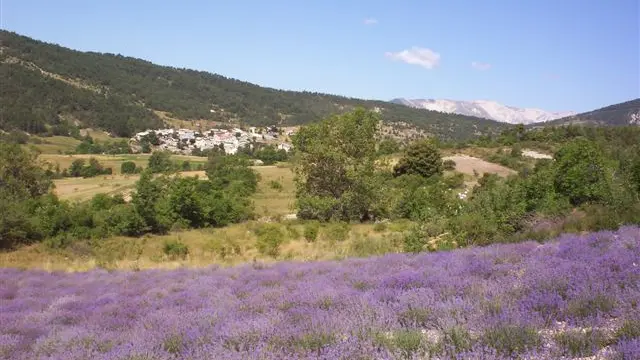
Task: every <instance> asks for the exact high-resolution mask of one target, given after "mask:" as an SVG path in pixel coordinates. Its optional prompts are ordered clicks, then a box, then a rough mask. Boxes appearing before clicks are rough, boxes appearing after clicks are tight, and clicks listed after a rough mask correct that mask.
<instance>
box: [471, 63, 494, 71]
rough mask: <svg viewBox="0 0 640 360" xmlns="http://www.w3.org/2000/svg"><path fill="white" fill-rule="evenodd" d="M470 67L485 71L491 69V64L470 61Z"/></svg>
mask: <svg viewBox="0 0 640 360" xmlns="http://www.w3.org/2000/svg"><path fill="white" fill-rule="evenodd" d="M471 67H472V68H474V69H476V70H480V71H486V70H489V69H491V64H487V63H482V62H477V61H473V62H471Z"/></svg>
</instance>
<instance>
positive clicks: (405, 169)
mask: <svg viewBox="0 0 640 360" xmlns="http://www.w3.org/2000/svg"><path fill="white" fill-rule="evenodd" d="M442 170H443V164H442V157H441V155H440V151H438V148H436V147H435V145H434V144H433V143H432V142H431V141H430V140H420V141H417V142H414V143H412V144H410V145H409V147H408V148H407V150H406V153H405V155H404V156H403V157H402V158H401V159H400V161H398V163H397V164H396V165H395V166H394V168H393V173H394V175H395V176H400V175H404V174H417V175H420V176H423V177H426V178H428V177H431V176H434V175H440V174H442Z"/></svg>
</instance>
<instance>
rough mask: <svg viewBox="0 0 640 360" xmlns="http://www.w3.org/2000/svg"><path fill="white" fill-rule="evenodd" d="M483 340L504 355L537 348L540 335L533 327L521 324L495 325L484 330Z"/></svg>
mask: <svg viewBox="0 0 640 360" xmlns="http://www.w3.org/2000/svg"><path fill="white" fill-rule="evenodd" d="M483 341H484V343H485V344H486V345H488V346H491V347H492V348H494V349H496V350H497V351H498V353H500V354H502V355H505V356H512V355H513V354H515V353H522V352H524V351H525V350H530V349H534V348H537V347H538V346H540V343H541V340H540V335H539V334H538V332H537V331H536V330H535V329H534V328H531V327H528V326H521V325H499V326H496V327H494V328H492V329H489V330H487V331H485V333H484V336H483Z"/></svg>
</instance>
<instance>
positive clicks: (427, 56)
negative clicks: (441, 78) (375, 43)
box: [384, 46, 440, 69]
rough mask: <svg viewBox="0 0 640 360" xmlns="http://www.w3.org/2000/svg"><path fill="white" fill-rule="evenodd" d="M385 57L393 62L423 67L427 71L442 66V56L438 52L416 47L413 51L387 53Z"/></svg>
mask: <svg viewBox="0 0 640 360" xmlns="http://www.w3.org/2000/svg"><path fill="white" fill-rule="evenodd" d="M384 56H386V57H388V58H389V59H391V60H395V61H402V62H405V63H407V64H411V65H418V66H422V67H423V68H425V69H433V68H434V67H436V66H438V64H440V54H438V53H437V52H435V51H433V50H431V49H427V48H421V47H417V46H414V47H412V48H411V49H407V50H402V51H399V52H395V53H394V52H386V53H385V54H384Z"/></svg>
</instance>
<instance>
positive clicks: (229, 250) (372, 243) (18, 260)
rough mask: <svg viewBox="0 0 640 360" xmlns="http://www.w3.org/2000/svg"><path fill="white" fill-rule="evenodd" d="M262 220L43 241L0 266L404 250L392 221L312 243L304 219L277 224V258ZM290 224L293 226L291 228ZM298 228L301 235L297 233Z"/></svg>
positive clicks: (204, 261)
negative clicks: (171, 246) (174, 249)
mask: <svg viewBox="0 0 640 360" xmlns="http://www.w3.org/2000/svg"><path fill="white" fill-rule="evenodd" d="M261 226H263V225H262V224H260V223H258V222H254V221H252V222H246V223H243V224H234V225H231V226H227V227H224V228H219V229H197V230H188V231H182V232H174V233H171V234H168V235H146V236H143V237H140V238H129V237H112V238H109V239H103V240H97V241H94V242H86V241H78V242H76V243H73V244H71V245H70V246H69V247H68V248H66V249H64V250H56V251H54V250H49V249H47V248H46V247H45V245H44V244H36V245H31V246H25V247H21V248H19V249H17V250H15V251H12V252H4V253H0V266H2V267H15V268H24V269H43V270H47V271H86V270H89V269H93V268H97V267H103V268H108V269H121V270H140V269H174V268H179V267H206V266H211V265H220V266H233V265H239V264H243V263H251V262H255V261H259V262H266V263H271V262H276V261H283V260H288V261H314V260H333V259H343V258H347V257H354V256H372V255H381V254H383V253H388V252H400V251H401V249H402V244H401V234H400V233H398V232H393V230H392V228H393V227H392V226H390V227H389V228H390V229H389V230H385V231H384V232H375V231H373V227H374V224H352V225H350V227H349V233H348V236H347V237H346V238H344V240H342V241H339V240H335V239H331V238H327V237H326V236H323V235H322V234H326V229H327V228H328V227H330V226H331V225H324V226H322V227H321V230H320V232H321V236H319V237H318V240H316V241H314V242H310V241H307V240H305V239H304V238H303V237H302V236H301V235H300V234H302V233H303V229H304V226H305V223H304V222H291V223H274V224H272V226H276V227H278V228H279V229H280V230H281V231H282V233H283V234H284V242H283V243H282V244H281V245H280V247H279V251H278V255H276V256H275V257H273V256H269V255H265V254H261V253H260V252H259V251H258V249H257V246H256V245H257V239H258V237H257V235H256V233H257V231H256V230H257V229H258V228H259V227H261ZM290 229H295V230H294V231H291V230H290ZM296 233H297V234H298V235H297V236H296ZM167 242H179V243H181V244H184V245H185V246H186V247H187V248H188V254H187V255H186V256H184V257H171V256H170V255H168V254H166V253H165V251H164V246H165V244H166V243H167Z"/></svg>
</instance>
